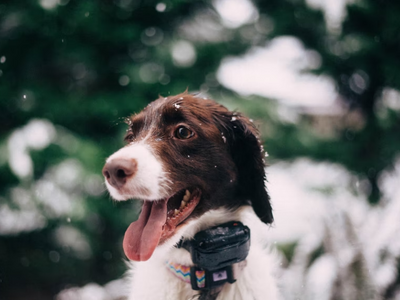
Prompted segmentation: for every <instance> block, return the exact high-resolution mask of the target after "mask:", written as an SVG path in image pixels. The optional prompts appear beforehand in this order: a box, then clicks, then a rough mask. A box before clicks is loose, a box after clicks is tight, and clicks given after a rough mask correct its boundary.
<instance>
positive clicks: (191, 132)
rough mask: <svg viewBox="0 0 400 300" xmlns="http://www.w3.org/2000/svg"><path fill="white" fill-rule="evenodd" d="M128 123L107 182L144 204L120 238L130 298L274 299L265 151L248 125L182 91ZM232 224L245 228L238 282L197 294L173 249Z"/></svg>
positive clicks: (180, 253) (184, 259) (185, 255)
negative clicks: (247, 243) (126, 261)
mask: <svg viewBox="0 0 400 300" xmlns="http://www.w3.org/2000/svg"><path fill="white" fill-rule="evenodd" d="M127 123H128V126H129V127H128V130H127V134H126V136H125V141H126V143H127V145H126V146H125V147H123V148H122V149H120V150H118V151H117V152H115V153H114V154H112V155H111V156H110V157H109V158H108V159H107V160H106V164H105V166H104V168H103V175H104V177H105V184H106V186H107V188H108V191H109V193H110V195H111V196H112V198H114V199H115V200H121V201H122V200H128V199H138V200H141V201H142V202H143V205H142V210H141V213H140V215H139V218H138V220H137V221H136V222H133V223H132V224H131V225H130V226H129V227H128V229H127V230H126V232H125V236H124V240H123V248H124V252H125V254H126V256H127V257H128V258H129V260H131V261H132V271H131V274H132V276H131V283H130V287H129V289H130V292H129V299H130V300H134V299H135V300H136V299H141V300H153V299H154V300H163V299H166V300H167V299H168V300H169V299H171V300H180V299H184V300H187V299H229V300H261V299H265V300H276V299H278V298H279V293H278V288H277V285H276V281H275V276H274V275H273V273H274V271H273V270H274V266H275V263H274V259H272V258H271V255H270V254H269V252H268V250H267V249H266V245H265V236H266V234H267V231H268V228H269V227H268V224H271V223H272V222H273V214H272V208H271V204H270V197H269V195H268V193H267V190H266V187H265V171H264V168H265V164H264V152H263V147H262V146H261V144H260V140H259V138H258V132H257V129H256V127H255V126H254V125H253V123H252V121H251V120H249V119H248V118H246V117H244V116H243V115H241V114H240V113H236V112H231V111H229V110H228V109H226V108H225V107H224V106H222V105H220V104H218V103H216V102H214V101H213V100H209V99H203V98H200V97H198V96H196V95H193V94H189V93H187V92H184V93H182V94H179V95H176V96H169V97H160V98H159V99H157V100H155V101H154V102H152V103H150V104H149V105H148V106H147V107H146V108H144V110H143V111H142V112H140V113H139V114H136V115H133V116H131V117H130V118H128V119H127ZM228 221H235V222H241V223H243V224H244V225H245V226H247V227H248V228H250V233H251V237H250V244H251V246H250V250H249V253H248V256H247V257H246V259H245V260H244V261H243V262H241V263H240V268H239V269H237V270H239V271H237V274H236V275H237V277H236V278H235V282H234V283H225V284H223V285H222V286H219V287H218V288H208V289H200V290H194V289H193V288H192V286H191V284H189V283H188V282H187V281H185V280H184V279H183V278H182V276H180V275H182V274H179V273H183V271H182V270H183V269H182V268H186V269H188V268H190V267H193V265H194V263H193V259H192V256H191V253H190V252H189V251H188V250H187V249H184V248H183V247H178V246H177V245H179V243H182V241H190V240H192V239H193V237H194V236H195V234H196V233H198V232H201V231H203V230H207V229H209V228H211V227H213V226H218V225H219V224H223V223H226V222H228ZM238 265H239V264H238ZM235 272H236V271H235ZM196 274H197V273H196ZM192 276H193V274H192ZM196 276H197V275H196Z"/></svg>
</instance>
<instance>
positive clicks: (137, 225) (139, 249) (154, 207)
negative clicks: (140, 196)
mask: <svg viewBox="0 0 400 300" xmlns="http://www.w3.org/2000/svg"><path fill="white" fill-rule="evenodd" d="M166 220H167V200H163V201H157V202H153V201H145V202H144V204H143V208H142V212H141V213H140V216H139V219H138V220H137V221H136V222H133V223H132V224H131V225H129V227H128V229H127V230H126V232H125V236H124V242H123V247H124V251H125V255H126V256H127V257H128V258H129V259H130V260H136V261H145V260H148V259H149V258H150V257H151V255H152V254H153V252H154V249H156V247H157V245H158V242H159V241H160V237H161V233H162V229H163V226H164V224H165V222H166Z"/></svg>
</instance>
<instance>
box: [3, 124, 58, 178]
mask: <svg viewBox="0 0 400 300" xmlns="http://www.w3.org/2000/svg"><path fill="white" fill-rule="evenodd" d="M55 133H56V130H55V128H54V125H53V124H52V123H51V122H49V121H47V120H41V119H33V120H31V121H30V122H29V123H28V124H27V125H25V126H24V127H22V128H21V129H17V130H14V131H13V133H12V134H11V136H10V137H9V139H8V143H7V147H8V162H9V165H10V168H11V170H12V171H13V173H14V174H15V175H17V176H18V177H20V178H26V177H29V176H30V175H31V174H32V172H33V162H32V159H31V157H30V155H29V150H30V149H35V150H41V149H44V148H46V147H47V146H48V145H49V144H50V143H51V142H52V141H53V140H54V137H55Z"/></svg>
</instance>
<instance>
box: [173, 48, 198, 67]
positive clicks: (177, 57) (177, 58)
mask: <svg viewBox="0 0 400 300" xmlns="http://www.w3.org/2000/svg"><path fill="white" fill-rule="evenodd" d="M171 54H172V59H173V62H174V65H176V66H178V67H184V68H188V67H191V66H192V65H193V64H194V63H195V62H196V58H197V54H196V49H195V48H194V47H193V45H192V44H191V43H189V42H188V41H178V42H176V43H175V44H174V45H173V46H172V49H171Z"/></svg>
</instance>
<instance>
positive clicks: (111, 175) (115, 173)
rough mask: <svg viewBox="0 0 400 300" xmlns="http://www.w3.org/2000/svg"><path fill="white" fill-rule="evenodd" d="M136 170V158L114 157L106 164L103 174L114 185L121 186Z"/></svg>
mask: <svg viewBox="0 0 400 300" xmlns="http://www.w3.org/2000/svg"><path fill="white" fill-rule="evenodd" d="M136 171H137V162H136V160H135V159H113V160H111V161H109V162H107V163H106V164H105V166H104V168H103V175H104V177H105V178H106V180H107V181H108V182H109V183H110V184H111V185H112V186H113V187H115V188H120V187H122V186H123V185H124V184H125V183H126V180H127V179H128V178H129V177H131V176H133V175H134V174H135V173H136Z"/></svg>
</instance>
